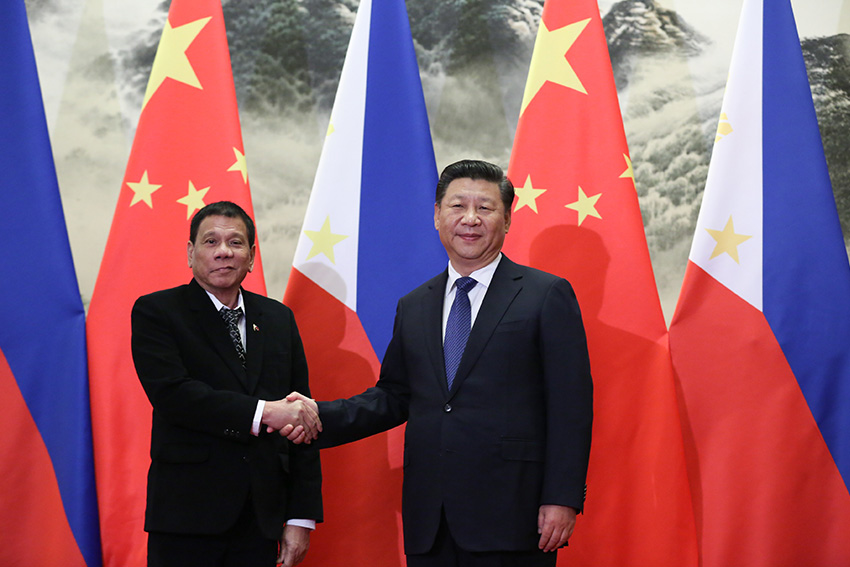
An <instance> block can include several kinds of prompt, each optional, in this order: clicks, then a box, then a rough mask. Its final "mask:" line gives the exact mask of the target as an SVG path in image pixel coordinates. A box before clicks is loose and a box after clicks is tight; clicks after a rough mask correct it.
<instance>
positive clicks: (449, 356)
mask: <svg viewBox="0 0 850 567" xmlns="http://www.w3.org/2000/svg"><path fill="white" fill-rule="evenodd" d="M476 283H478V282H476V281H475V280H474V279H472V278H470V277H462V278H458V280H457V282H455V286H456V291H455V301H454V303H452V309H451V311H449V318H448V320H447V321H446V339H445V341H443V355H444V356H445V359H446V378H447V380H448V384H449V390H451V389H452V382H454V379H455V374H457V367H458V366H459V365H460V359H461V357H463V350H464V349H465V348H466V340H467V339H468V338H469V331H470V329H471V328H472V306H471V305H470V304H469V295H467V294H468V293H469V291H470V290H471V289H472V288H473V287H475V284H476Z"/></svg>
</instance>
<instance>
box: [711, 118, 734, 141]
mask: <svg viewBox="0 0 850 567" xmlns="http://www.w3.org/2000/svg"><path fill="white" fill-rule="evenodd" d="M732 132H733V130H732V124H730V123H729V117H728V116H726V113H725V112H724V113H722V114H721V115H720V122H718V123H717V135H716V136H715V137H714V143H715V144H716V143H717V142H719V141H720V140H722V139H723V138H725V137H726V136H728V135H729V134H731V133H732Z"/></svg>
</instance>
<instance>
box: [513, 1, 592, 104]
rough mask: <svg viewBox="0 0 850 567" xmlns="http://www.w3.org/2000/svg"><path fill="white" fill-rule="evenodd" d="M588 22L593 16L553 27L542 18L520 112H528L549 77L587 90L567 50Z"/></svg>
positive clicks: (567, 85) (584, 91)
mask: <svg viewBox="0 0 850 567" xmlns="http://www.w3.org/2000/svg"><path fill="white" fill-rule="evenodd" d="M588 22H590V18H588V19H586V20H582V21H580V22H575V23H574V24H569V25H566V26H564V27H562V28H559V29H557V30H554V31H549V28H547V27H546V22H544V21H543V20H542V19H541V20H540V28H539V29H538V30H537V39H536V40H535V42H534V53H533V54H532V56H531V65H530V66H529V69H528V80H527V81H526V83H525V93H524V94H523V95H522V106H521V108H520V111H519V113H520V115H522V113H524V112H525V109H526V107H527V106H528V105H529V103H530V102H531V99H533V98H534V96H535V95H536V94H537V92H538V91H539V90H540V89H541V88H542V87H543V85H544V84H545V83H546V81H549V82H552V83H557V84H559V85H563V86H565V87H568V88H571V89H575V90H577V91H578V92H580V93H583V94H587V91H586V90H584V85H582V84H581V80H580V79H579V78H578V75H576V72H575V71H574V70H573V67H572V65H570V62H569V61H567V57H566V56H567V51H569V50H570V48H571V47H572V46H573V43H575V41H576V39H578V36H579V35H581V32H583V31H584V28H585V27H586V26H587V24H588Z"/></svg>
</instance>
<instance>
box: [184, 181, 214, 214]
mask: <svg viewBox="0 0 850 567" xmlns="http://www.w3.org/2000/svg"><path fill="white" fill-rule="evenodd" d="M209 190H210V188H209V187H204V188H203V189H195V185H194V184H192V182H191V181H190V182H189V192H188V193H187V194H186V196H185V197H180V198H179V199H177V202H178V203H180V204H181V205H186V218H187V219H188V218H190V217H191V216H192V213H194V212H195V211H199V210H201V209H203V208H204V205H206V203H204V195H206V194H207V191H209Z"/></svg>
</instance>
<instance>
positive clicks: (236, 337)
mask: <svg viewBox="0 0 850 567" xmlns="http://www.w3.org/2000/svg"><path fill="white" fill-rule="evenodd" d="M219 313H221V318H222V319H224V322H225V323H227V331H228V332H229V333H230V340H232V341H233V346H234V347H236V354H238V355H239V362H241V363H242V367H243V368H244V367H245V347H244V346H242V336H241V335H240V334H239V319H240V318H241V317H242V308H241V307H237V308H236V309H228V308H227V307H222V308H221V310H220V311H219Z"/></svg>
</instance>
